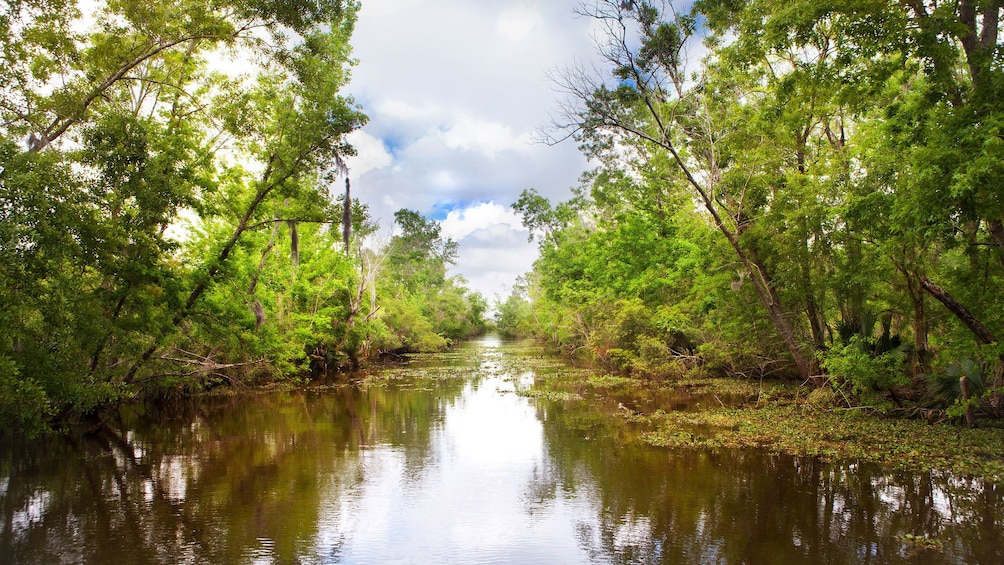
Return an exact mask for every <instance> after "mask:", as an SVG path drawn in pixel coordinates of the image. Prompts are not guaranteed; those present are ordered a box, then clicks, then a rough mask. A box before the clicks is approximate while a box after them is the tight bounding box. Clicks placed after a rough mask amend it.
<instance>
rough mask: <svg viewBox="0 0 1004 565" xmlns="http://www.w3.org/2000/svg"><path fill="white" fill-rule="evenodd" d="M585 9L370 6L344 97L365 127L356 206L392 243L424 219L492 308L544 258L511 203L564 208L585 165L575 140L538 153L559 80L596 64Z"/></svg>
mask: <svg viewBox="0 0 1004 565" xmlns="http://www.w3.org/2000/svg"><path fill="white" fill-rule="evenodd" d="M578 4H579V1H578V0H362V8H361V10H360V12H359V20H358V22H357V25H356V29H355V33H354V34H353V39H352V45H353V58H355V59H357V60H358V65H357V66H356V67H354V68H353V70H352V80H351V82H350V84H349V85H348V87H347V88H346V89H345V92H347V93H348V94H350V95H352V96H353V97H354V98H355V100H356V102H357V103H358V104H360V105H361V106H362V107H363V111H364V112H365V113H366V114H367V115H368V116H369V122H368V123H367V125H366V126H365V127H363V128H362V129H361V130H360V131H357V132H354V133H353V134H351V136H350V137H349V141H350V142H351V143H352V144H353V145H354V146H355V147H356V149H357V151H358V155H357V156H355V157H352V158H350V159H349V160H348V161H347V163H348V166H349V171H350V178H351V179H352V192H353V197H355V198H358V199H359V200H360V201H362V202H363V203H364V204H367V205H368V206H369V208H370V213H371V215H372V217H373V218H374V219H375V220H377V221H378V222H379V224H380V226H381V228H382V233H384V234H385V235H384V237H388V236H389V233H390V230H391V229H392V226H393V222H394V212H395V211H397V210H399V209H401V208H408V209H411V210H415V211H417V212H419V213H421V214H422V215H424V216H426V217H427V218H432V219H434V220H437V221H439V222H440V223H441V225H442V234H443V236H444V237H450V238H452V239H454V240H455V241H457V242H458V244H459V247H460V255H459V259H458V261H457V264H456V265H455V266H454V267H453V268H452V269H451V271H450V274H454V275H461V276H463V277H464V278H465V279H467V281H468V286H469V288H471V289H473V290H477V291H479V292H481V293H482V295H484V296H485V297H486V298H487V299H488V300H489V301H492V300H493V299H494V298H495V297H496V296H500V297H503V298H504V297H505V296H506V295H508V293H509V290H510V289H511V286H512V284H513V282H514V281H515V279H516V277H517V276H518V275H521V274H523V273H525V272H527V271H529V270H530V268H531V266H532V263H533V260H534V259H535V258H536V256H537V247H536V243H531V242H529V241H528V232H527V231H526V230H525V229H524V228H523V227H522V224H521V222H520V219H519V217H518V216H517V215H515V214H514V213H513V212H512V210H511V208H510V204H512V203H513V202H515V201H516V199H517V198H518V197H519V193H520V192H521V191H523V190H524V189H529V188H535V189H537V191H538V192H540V193H541V194H543V195H544V196H547V197H548V198H550V199H551V200H552V202H554V201H560V200H566V199H568V198H569V197H570V196H571V193H570V189H571V188H573V187H575V186H577V185H578V182H579V177H580V175H581V174H582V173H583V172H584V171H585V170H586V169H587V168H588V167H589V164H588V162H587V161H586V159H585V157H583V156H582V155H581V154H580V153H579V151H578V148H577V147H576V144H575V143H574V142H573V141H566V142H564V143H560V144H557V145H546V144H543V143H539V142H535V141H534V139H535V138H536V137H538V133H539V132H540V130H542V129H543V128H545V127H546V126H547V125H548V124H549V123H550V121H551V119H552V116H554V115H556V114H557V112H558V106H559V103H560V102H561V101H562V100H563V99H564V98H565V97H564V95H563V94H562V93H561V92H559V89H558V88H557V86H556V84H555V82H554V80H553V78H549V77H553V76H554V75H555V73H560V72H561V70H562V69H565V68H569V67H572V66H579V67H590V66H592V65H593V64H594V61H595V58H596V50H595V43H594V40H593V37H594V35H595V34H594V33H593V29H594V27H593V26H594V25H595V24H594V23H593V22H591V21H590V20H588V19H586V18H581V17H578V16H576V15H575V14H574V13H573V9H574V8H575V7H576V6H577V5H578Z"/></svg>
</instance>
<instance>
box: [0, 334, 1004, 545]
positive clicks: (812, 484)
mask: <svg viewBox="0 0 1004 565" xmlns="http://www.w3.org/2000/svg"><path fill="white" fill-rule="evenodd" d="M528 354H529V352H528V351H527V350H521V349H519V348H514V347H512V346H510V345H507V344H503V343H502V342H499V341H498V340H495V339H490V338H488V339H483V340H481V341H478V342H474V343H470V344H466V345H464V346H463V347H462V348H460V349H459V350H458V351H456V352H455V353H453V354H450V355H443V356H438V357H433V358H425V359H423V360H421V361H414V362H411V363H407V364H404V365H401V366H397V367H395V368H391V369H386V370H385V371H384V373H383V376H384V377H386V378H382V379H379V380H377V381H376V382H375V383H374V384H373V385H371V386H367V387H353V386H340V387H326V388H322V389H318V390H308V391H297V392H272V393H260V394H254V395H250V396H242V397H235V398H216V399H212V400H205V401H202V402H199V403H189V404H185V405H182V406H175V407H172V408H171V409H169V410H167V409H163V410H153V409H142V408H140V407H135V408H133V409H131V410H128V411H126V412H125V413H123V415H122V417H121V420H120V421H119V422H118V423H116V427H115V429H116V431H115V433H105V434H100V435H96V436H93V435H92V436H84V435H80V436H71V437H67V438H49V439H44V440H39V441H34V442H26V441H23V440H14V439H11V438H6V439H4V440H3V443H0V497H2V498H0V512H2V515H0V562H4V563H123V564H124V563H380V564H383V563H486V564H487V563H548V564H552V563H814V564H824V563H1004V544H1002V543H1001V541H1002V540H1004V535H1002V534H1004V494H1002V490H1004V489H1002V488H1001V487H999V486H995V485H992V484H985V483H981V482H977V481H972V480H967V479H964V478H961V477H956V476H954V475H952V474H951V473H950V472H946V471H939V472H931V473H924V474H906V473H890V472H887V471H884V470H883V469H882V468H879V467H875V466H867V465H859V464H857V463H855V462H853V461H850V462H843V463H837V464H826V463H822V462H820V461H818V460H815V459H811V458H796V457H788V456H779V455H772V454H768V453H764V452H760V451H751V450H747V451H733V450H715V451H699V450H680V451H672V450H665V449H654V448H649V447H645V446H644V445H642V444H640V442H638V441H637V438H636V435H635V434H634V433H633V431H632V430H631V429H630V427H629V426H628V425H626V424H625V422H624V420H623V419H622V418H618V417H617V416H616V415H615V414H612V413H611V412H615V411H616V409H612V410H611V409H605V408H603V407H597V405H596V403H594V402H588V401H575V400H560V399H559V400H545V399H531V398H524V397H522V396H518V395H516V394H513V392H512V391H513V389H514V388H516V387H520V388H523V387H526V386H528V385H529V384H530V383H532V381H533V378H534V374H533V372H532V371H530V370H528V369H527V366H528V365H527V364H526V363H522V362H521V359H525V356H526V355H528ZM908 535H909V536H917V538H916V539H923V538H927V539H931V540H938V543H937V544H936V545H935V544H925V543H918V542H916V541H913V539H912V538H908V537H907V536H908ZM928 545H930V546H931V547H928Z"/></svg>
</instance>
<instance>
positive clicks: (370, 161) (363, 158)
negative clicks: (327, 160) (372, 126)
mask: <svg viewBox="0 0 1004 565" xmlns="http://www.w3.org/2000/svg"><path fill="white" fill-rule="evenodd" d="M347 139H348V142H349V143H351V144H352V146H353V147H355V149H356V153H357V155H356V156H355V157H349V158H348V159H346V161H347V162H348V165H349V171H350V173H351V175H352V176H353V177H356V178H358V177H361V176H363V175H365V174H366V173H368V172H370V171H374V170H378V169H382V168H384V167H387V166H390V165H391V163H393V162H394V158H393V157H392V156H391V154H390V153H388V152H387V148H386V147H384V144H383V142H382V141H380V140H379V139H377V138H375V137H373V136H372V135H370V134H368V133H366V132H365V131H363V130H356V131H354V132H352V133H351V134H349V135H348V136H347Z"/></svg>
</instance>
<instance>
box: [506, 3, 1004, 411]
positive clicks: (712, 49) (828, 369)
mask: <svg viewBox="0 0 1004 565" xmlns="http://www.w3.org/2000/svg"><path fill="white" fill-rule="evenodd" d="M1002 10H1004V2H1001V1H1000V0H954V1H953V0H946V1H941V0H934V1H932V0H892V1H890V0H855V1H850V0H835V1H818V0H790V1H786V2H773V1H766V0H729V1H720V0H707V1H705V0H699V1H697V2H696V3H695V4H694V6H693V9H692V11H688V12H680V11H676V10H674V8H673V6H672V5H670V4H668V3H663V2H646V1H642V2H636V1H628V2H622V1H620V0H616V1H615V0H602V1H595V2H588V3H585V4H583V6H582V8H581V9H580V15H581V16H584V17H589V18H593V19H594V20H595V24H596V26H597V29H599V30H601V32H600V37H599V40H598V46H599V50H600V53H601V55H602V56H603V58H604V59H605V60H606V62H607V63H609V65H608V71H609V74H602V73H600V72H597V73H590V72H589V71H580V70H575V69H573V70H570V71H568V72H566V73H564V75H563V77H562V78H561V79H560V83H561V86H562V87H563V89H564V90H565V91H566V92H567V93H568V95H569V97H568V104H567V106H566V107H565V108H564V112H562V113H561V114H560V115H559V116H557V118H556V120H555V122H556V123H555V126H556V127H555V129H554V130H552V134H553V137H554V139H555V140H558V139H560V138H568V137H572V138H574V139H575V140H576V141H577V142H578V143H579V144H580V145H581V148H582V150H583V151H584V152H585V153H586V154H587V155H588V156H589V157H590V158H592V159H593V160H594V162H595V163H596V165H597V166H596V168H595V169H594V170H593V171H592V172H591V173H589V174H587V175H586V176H585V177H584V181H583V183H582V186H581V187H580V188H579V189H578V190H577V191H576V193H575V194H574V197H573V198H572V199H571V200H569V201H567V202H561V203H552V202H549V201H548V200H546V199H545V198H543V197H542V196H540V195H539V194H538V193H537V192H536V191H534V190H527V191H524V193H523V195H522V197H521V198H520V199H519V201H518V202H516V203H515V204H514V205H513V208H514V209H516V210H517V211H518V212H519V213H521V214H522V215H523V218H524V223H525V225H526V226H527V227H528V228H530V229H531V230H532V233H533V236H534V237H536V238H537V239H538V241H539V245H540V251H541V256H540V258H539V260H538V261H537V262H536V264H535V266H534V269H533V271H532V272H531V273H529V274H528V275H527V276H526V277H525V279H524V280H523V281H522V283H521V284H520V285H518V286H517V287H516V289H515V290H514V291H513V292H512V294H511V295H510V296H509V297H508V298H506V299H505V300H502V301H500V303H499V304H498V310H499V315H498V323H499V329H500V331H502V332H504V333H508V334H521V335H535V336H538V337H540V338H542V339H546V340H548V341H549V342H550V343H552V344H553V345H555V346H558V347H560V348H562V349H563V350H565V351H567V352H574V353H576V354H579V355H582V356H585V357H588V358H590V359H592V360H595V361H597V362H599V363H602V364H603V365H604V366H606V367H607V368H608V369H609V370H616V371H621V372H624V373H630V374H632V375H638V376H649V377H669V376H676V375H682V374H684V373H687V372H688V371H701V372H710V373H719V374H721V373H724V374H728V375H732V376H738V377H745V378H762V377H764V376H783V377H797V378H800V379H803V380H804V381H805V382H806V383H807V384H812V385H814V386H819V387H826V389H827V390H830V389H832V391H834V393H836V394H835V395H834V396H835V397H836V398H837V399H838V401H839V402H840V403H846V404H847V405H855V406H858V405H871V406H874V407H876V408H879V409H883V410H884V411H891V412H894V411H899V412H901V413H906V414H924V415H930V414H931V413H932V412H938V411H940V410H946V409H947V412H948V414H949V415H961V414H963V412H964V411H966V410H967V409H969V410H970V414H969V416H971V417H972V416H975V415H979V414H981V413H982V414H987V415H997V416H1000V415H1001V414H1002V409H1004V406H1002V403H1001V395H1002V394H1004V361H1002V359H1004V357H1002V354H1004V350H1002V348H1001V344H1000V341H999V339H1000V336H1001V335H1004V291H1002V282H1004V184H1002V179H1004V49H1002V41H1001V30H1000V28H999V24H1000V19H1001V12H1002ZM963 377H964V378H963ZM966 396H968V397H969V399H968V400H963V397H966Z"/></svg>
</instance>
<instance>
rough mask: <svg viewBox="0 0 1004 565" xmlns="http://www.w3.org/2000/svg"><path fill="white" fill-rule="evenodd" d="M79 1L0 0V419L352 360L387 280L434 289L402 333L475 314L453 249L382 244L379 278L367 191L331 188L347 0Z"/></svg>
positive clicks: (457, 327) (353, 125)
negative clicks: (451, 277) (386, 252)
mask: <svg viewBox="0 0 1004 565" xmlns="http://www.w3.org/2000/svg"><path fill="white" fill-rule="evenodd" d="M82 8H84V6H78V4H77V3H76V2H73V1H71V0H66V1H56V2H36V1H27V2H13V3H8V4H5V5H4V7H3V8H0V30H2V32H3V37H4V40H3V47H4V48H3V49H2V50H0V124H2V125H0V360H2V363H0V369H2V370H0V427H5V428H6V427H14V428H21V429H24V430H28V431H39V430H42V429H44V428H45V427H47V426H48V425H49V424H51V423H59V422H60V421H63V420H72V419H73V418H75V417H77V416H80V415H82V414H90V413H94V412H96V411H99V410H101V409H102V408H104V407H107V406H110V405H114V404H115V403H116V402H117V401H118V400H119V399H120V398H123V397H133V396H137V395H138V396H174V395H180V394H186V393H188V392H191V391H196V390H201V389H205V388H208V387H212V386H216V385H219V384H224V383H232V384H243V383H250V382H255V381H258V380H261V379H278V378H286V377H294V378H299V377H300V376H302V375H306V374H308V372H313V373H319V372H324V371H329V370H336V369H340V368H351V367H355V366H357V365H358V363H359V360H360V359H361V358H365V357H367V356H371V355H375V354H376V353H377V351H378V349H379V347H380V344H382V343H383V342H386V341H388V340H390V341H393V340H394V339H398V338H396V337H395V336H394V332H399V331H403V330H402V327H401V326H397V327H389V326H388V323H387V322H388V321H393V315H391V316H389V317H388V319H387V320H383V319H381V318H380V315H379V313H380V311H381V308H382V303H381V302H382V298H383V296H382V294H383V292H387V293H388V295H387V298H388V306H389V307H388V308H387V312H388V313H393V312H399V313H408V312H409V311H408V310H407V308H404V307H398V308H397V309H396V310H395V308H394V305H393V302H394V300H396V296H395V295H394V294H393V292H394V289H393V285H392V284H390V283H385V282H384V281H390V280H393V279H394V278H395V277H396V278H399V279H400V280H402V281H405V282H403V283H402V284H405V285H408V287H409V289H411V291H412V294H413V295H414V297H419V296H420V289H423V288H424V286H423V285H433V286H435V285H439V287H441V288H442V289H443V290H442V292H439V293H436V295H435V296H433V297H430V300H428V301H423V300H420V299H419V300H413V301H412V302H408V303H407V304H408V305H409V307H414V308H417V309H418V310H419V311H420V312H419V313H420V316H421V317H422V318H423V319H426V320H431V321H430V322H429V324H431V326H430V327H431V329H430V331H431V332H433V335H425V334H424V333H423V335H422V337H421V339H419V342H420V343H421V347H433V346H436V347H438V346H440V345H442V344H443V343H445V342H446V341H447V340H448V339H457V338H459V337H465V336H466V335H468V334H470V333H474V332H476V331H478V329H479V328H482V327H483V324H484V322H483V320H482V317H483V313H484V311H485V309H486V304H485V302H484V300H483V299H481V298H480V297H478V296H475V295H473V294H470V293H468V292H467V291H466V289H464V288H463V285H462V283H461V282H460V281H447V280H446V279H445V278H444V276H443V275H444V273H445V266H444V265H445V263H448V262H449V261H451V260H452V259H453V258H454V256H455V253H456V247H455V244H452V243H450V242H445V243H444V245H443V246H442V247H440V248H436V249H435V250H434V252H435V253H434V254H433V255H432V256H429V257H426V258H425V259H423V260H422V261H418V262H415V261H413V259H414V257H413V254H412V251H413V250H411V249H405V248H406V247H408V245H410V241H408V242H405V241H403V240H402V241H400V242H398V243H400V244H401V245H399V248H395V249H394V250H392V252H391V253H390V257H391V259H390V261H389V263H390V267H391V268H389V269H388V270H387V271H388V272H387V273H386V277H384V279H382V281H381V282H378V281H377V278H378V277H377V274H378V272H379V271H380V264H379V257H377V255H376V254H374V253H373V252H372V251H371V250H368V249H365V248H364V247H363V246H362V245H361V242H362V241H363V239H364V238H365V237H366V236H367V234H369V233H371V232H372V231H373V229H374V228H373V226H372V224H371V222H370V220H369V218H368V213H367V210H366V207H365V206H363V205H361V204H360V203H359V202H358V201H357V200H354V199H351V196H350V195H349V194H348V185H347V184H346V194H345V196H342V197H341V202H338V201H337V199H336V196H337V195H336V194H333V191H332V186H333V185H334V183H335V181H336V180H338V178H339V177H340V176H342V175H343V174H345V173H347V170H346V169H345V165H344V161H343V158H344V157H346V156H348V155H351V154H352V153H353V148H352V147H351V146H349V145H348V144H347V143H346V141H345V136H346V134H348V133H349V132H351V131H353V130H354V129H357V128H359V127H360V126H361V125H363V124H364V123H365V121H366V116H365V115H364V114H362V112H361V111H360V108H359V107H358V106H356V104H355V102H354V101H353V100H352V99H351V98H350V97H346V96H345V95H344V94H342V93H341V91H342V88H343V87H344V85H345V84H346V83H347V82H348V79H349V69H350V67H351V65H352V64H353V61H352V60H351V58H350V55H351V48H350V45H349V39H350V36H351V34H352V32H353V28H354V26H355V18H356V12H357V11H358V9H359V4H358V2H355V1H354V0H326V1H323V2H275V1H273V0H250V1H249V0H220V1H214V2H208V3H207V2H197V1H193V0H168V1H167V2H161V3H156V4H152V3H150V2H145V1H137V0H121V1H120V0H116V1H114V2H112V1H108V2H97V3H91V4H88V5H87V6H86V8H87V10H88V13H86V14H84V13H82ZM252 61H253V65H252V64H249V63H250V62H252ZM346 209H347V214H346V213H345V210H346ZM349 221H350V222H351V223H352V229H351V230H348V231H346V233H351V234H352V235H353V236H354V237H353V238H352V239H351V241H348V242H345V241H343V240H342V238H341V233H342V229H340V228H344V227H347V226H342V225H340V224H342V223H345V222H349ZM401 221H402V222H404V223H406V224H407V225H408V226H409V228H414V230H413V231H414V233H415V237H416V238H418V239H421V238H422V237H425V236H427V235H429V234H428V233H426V232H424V231H422V230H423V229H425V228H431V227H432V226H433V224H430V223H427V222H425V220H424V219H422V218H421V217H419V216H417V215H416V214H414V213H411V215H406V216H402V219H401ZM436 235H438V231H436ZM433 239H435V238H433ZM433 243H435V241H433ZM398 259H400V261H398ZM409 266H412V267H416V268H417V269H418V271H421V273H419V272H417V271H416V272H411V271H409V270H408V269H409V268H411V267H409ZM395 284H396V283H395ZM380 286H382V288H380V289H379V290H380V293H378V292H377V290H378V287H380ZM399 306H400V305H399ZM455 320H459V321H455ZM397 323H400V324H405V325H408V324H410V321H409V320H405V319H401V320H398V322H397ZM415 327H416V328H420V327H421V325H420V324H419V325H417V326H415ZM415 331H418V330H415ZM436 332H439V333H441V334H443V335H442V336H438V334H436ZM420 333H421V332H420Z"/></svg>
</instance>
